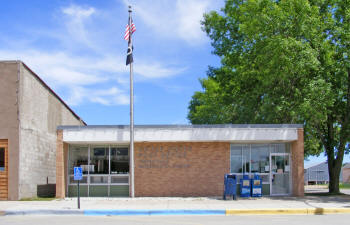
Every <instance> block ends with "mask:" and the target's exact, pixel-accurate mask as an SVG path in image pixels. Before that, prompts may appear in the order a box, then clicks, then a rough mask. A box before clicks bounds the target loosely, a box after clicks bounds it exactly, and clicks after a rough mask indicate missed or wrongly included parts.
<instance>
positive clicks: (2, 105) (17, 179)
mask: <svg viewBox="0 0 350 225" xmlns="http://www.w3.org/2000/svg"><path fill="white" fill-rule="evenodd" d="M0 98H1V100H0V199H2V200H6V199H8V200H18V199H22V198H29V197H35V196H37V186H38V185H40V184H46V182H47V179H48V182H50V183H55V182H56V128H57V126H58V125H85V123H84V122H83V121H82V120H81V119H80V118H79V117H78V116H77V115H76V114H75V113H74V112H73V111H72V110H71V109H70V108H69V107H68V106H67V104H65V103H64V102H63V101H62V99H61V98H60V97H58V95H57V94H55V92H53V91H52V90H51V89H50V88H49V87H48V86H47V85H46V84H45V83H44V82H43V81H42V80H41V79H40V77H39V76H38V75H36V74H35V73H34V72H33V71H32V70H31V69H29V67H28V66H26V65H25V64H24V63H23V62H21V61H0Z"/></svg>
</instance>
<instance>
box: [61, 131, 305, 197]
mask: <svg viewBox="0 0 350 225" xmlns="http://www.w3.org/2000/svg"><path fill="white" fill-rule="evenodd" d="M134 149H135V154H134V165H135V170H134V171H135V184H131V182H130V181H129V166H130V163H129V126H84V127H79V126H59V127H58V130H57V154H56V173H57V174H56V197H58V198H63V197H72V196H76V192H77V191H76V187H77V185H76V182H75V181H74V179H73V168H74V167H75V166H80V167H82V170H83V180H82V181H81V186H80V187H81V195H82V196H90V197H93V196H111V197H113V196H129V193H130V191H129V190H130V187H131V185H134V188H135V196H221V195H222V193H223V179H224V174H225V173H232V174H235V175H237V177H238V179H239V178H241V177H242V175H243V174H247V175H249V176H253V174H259V175H260V176H261V177H262V179H263V194H264V195H293V196H302V195H303V194H304V162H303V161H304V137H303V127H302V125H298V124H288V125H287V124H275V125H268V124H264V125H259V124H256V125H169V126H168V125H149V126H148V125H143V126H135V148H134Z"/></svg>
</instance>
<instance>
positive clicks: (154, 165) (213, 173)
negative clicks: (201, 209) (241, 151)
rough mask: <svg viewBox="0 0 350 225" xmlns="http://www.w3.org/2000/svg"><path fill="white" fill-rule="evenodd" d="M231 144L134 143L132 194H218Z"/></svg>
mask: <svg viewBox="0 0 350 225" xmlns="http://www.w3.org/2000/svg"><path fill="white" fill-rule="evenodd" d="M229 170H230V143H223V142H211V143H200V142H196V143H192V142H176V143H173V142H169V143H135V196H221V195H222V192H223V180H224V174H225V173H228V172H229Z"/></svg>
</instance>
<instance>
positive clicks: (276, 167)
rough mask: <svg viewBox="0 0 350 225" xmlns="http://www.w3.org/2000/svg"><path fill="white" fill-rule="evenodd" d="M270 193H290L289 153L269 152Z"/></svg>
mask: <svg viewBox="0 0 350 225" xmlns="http://www.w3.org/2000/svg"><path fill="white" fill-rule="evenodd" d="M270 168H271V170H270V184H271V185H270V193H271V195H289V194H290V190H291V188H290V185H291V182H290V179H291V176H290V171H291V168H290V154H288V153H271V154H270Z"/></svg>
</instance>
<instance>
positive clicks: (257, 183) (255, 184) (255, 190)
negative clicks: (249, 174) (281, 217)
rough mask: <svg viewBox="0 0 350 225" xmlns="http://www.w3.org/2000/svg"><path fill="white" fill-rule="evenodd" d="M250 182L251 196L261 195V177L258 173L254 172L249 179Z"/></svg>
mask: <svg viewBox="0 0 350 225" xmlns="http://www.w3.org/2000/svg"><path fill="white" fill-rule="evenodd" d="M251 183H252V197H261V196H262V179H261V178H260V177H259V175H257V174H255V175H254V178H253V179H252V180H251Z"/></svg>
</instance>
